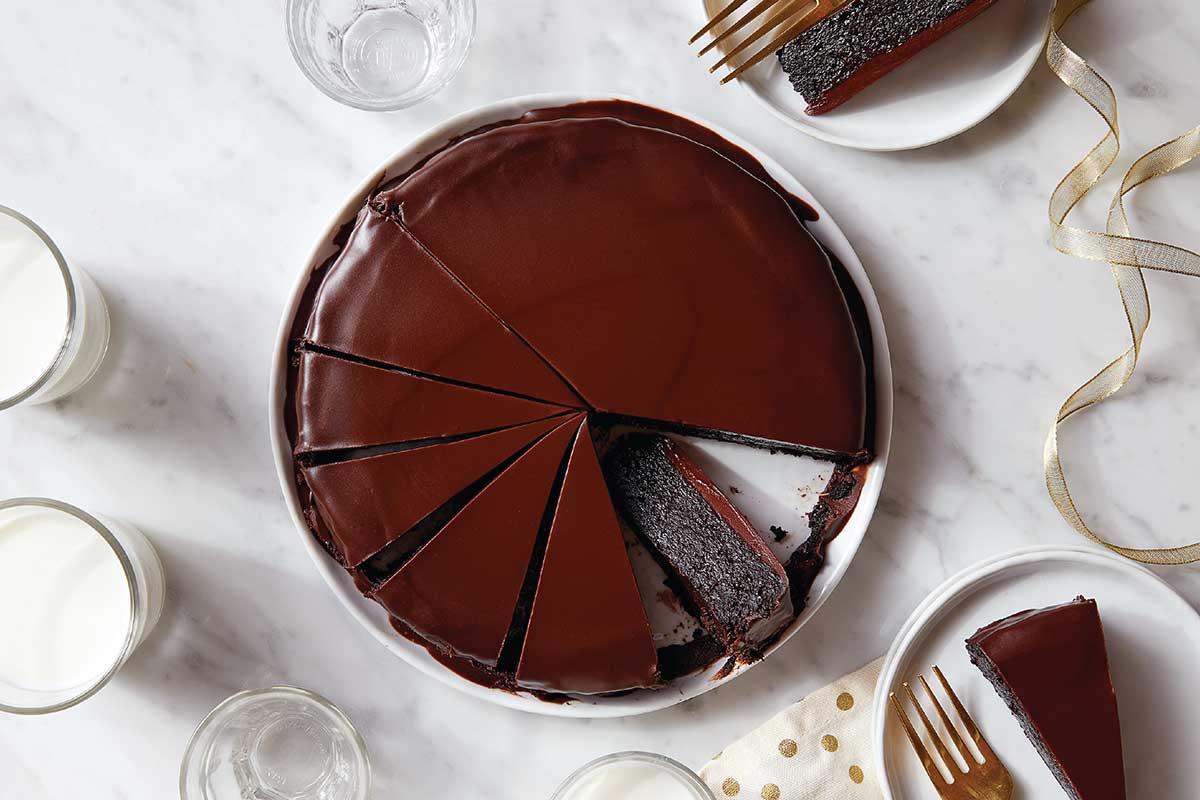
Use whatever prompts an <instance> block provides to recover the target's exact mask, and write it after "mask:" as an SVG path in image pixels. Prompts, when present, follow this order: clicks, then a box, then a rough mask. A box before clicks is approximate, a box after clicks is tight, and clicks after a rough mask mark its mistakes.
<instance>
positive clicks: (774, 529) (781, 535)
mask: <svg viewBox="0 0 1200 800" xmlns="http://www.w3.org/2000/svg"><path fill="white" fill-rule="evenodd" d="M771 535H772V536H774V537H775V541H776V543H778V542H782V541H783V540H784V539H786V538H787V537H789V536H791V535H792V534H791V531H789V530H787V529H786V528H782V527H780V526H778V525H772V526H771Z"/></svg>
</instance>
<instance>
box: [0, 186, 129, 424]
mask: <svg viewBox="0 0 1200 800" xmlns="http://www.w3.org/2000/svg"><path fill="white" fill-rule="evenodd" d="M108 334H109V322H108V307H107V306H106V305H105V303H104V296H103V295H101V294H100V289H99V288H98V287H97V286H96V284H95V283H94V282H93V281H92V279H91V278H90V277H89V276H88V275H87V273H85V272H84V271H83V270H81V269H79V268H78V267H76V266H72V265H69V264H68V263H67V261H66V259H65V258H63V255H62V252H60V251H59V249H58V247H57V246H55V244H54V242H53V241H52V240H51V239H50V237H49V236H47V235H46V232H45V231H43V230H42V229H41V228H39V227H38V226H37V225H36V224H34V222H33V221H32V220H30V219H29V218H28V217H25V216H24V215H22V214H20V213H18V212H16V211H13V210H12V209H11V208H5V207H4V206H0V410H3V409H5V408H9V407H11V406H15V405H19V404H22V403H46V402H49V401H51V400H57V399H58V398H60V397H63V396H65V395H67V394H69V393H71V392H73V391H75V390H76V389H78V388H79V387H81V386H83V384H85V383H87V381H88V379H90V378H91V377H92V375H94V374H95V373H96V370H97V369H99V368H100V362H101V361H103V360H104V354H105V352H106V351H107V350H108Z"/></svg>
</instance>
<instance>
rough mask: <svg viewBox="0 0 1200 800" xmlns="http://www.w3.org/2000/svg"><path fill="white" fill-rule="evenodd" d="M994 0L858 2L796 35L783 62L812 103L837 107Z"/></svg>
mask: <svg viewBox="0 0 1200 800" xmlns="http://www.w3.org/2000/svg"><path fill="white" fill-rule="evenodd" d="M994 2H995V0H909V2H903V3H898V2H896V0H854V2H852V3H848V4H847V5H845V6H843V7H842V8H840V9H839V10H837V11H835V12H834V13H832V14H830V15H829V16H828V17H826V18H825V19H823V20H821V21H820V22H818V23H817V24H816V25H813V26H812V27H811V28H809V29H808V30H806V31H805V32H804V33H802V34H800V36H798V37H797V38H795V39H793V40H792V41H791V42H790V43H788V44H787V45H785V46H784V47H783V49H781V50H780V51H779V63H780V66H782V67H783V71H784V72H786V73H787V74H788V78H789V79H790V80H791V82H792V86H793V87H795V89H796V91H797V92H799V93H800V94H802V95H803V96H804V99H805V101H806V102H807V103H808V108H807V109H806V113H808V114H813V115H816V114H824V113H825V112H826V111H830V110H832V109H835V108H837V107H838V106H840V105H841V104H842V103H844V102H846V101H847V100H849V99H850V98H851V97H853V96H854V95H856V94H858V93H859V92H861V91H862V90H863V89H865V88H867V87H868V86H870V85H871V84H872V83H874V82H875V81H877V80H879V79H880V78H882V77H883V76H884V75H886V74H888V73H889V72H891V71H892V70H894V69H895V68H896V67H898V66H900V65H901V64H903V63H904V62H905V61H908V60H909V59H910V58H912V57H913V56H915V55H916V54H917V53H919V52H920V51H921V50H924V49H925V48H926V47H928V46H929V45H931V44H933V43H934V42H935V41H937V40H938V39H940V38H942V37H943V36H945V35H946V34H947V33H949V32H950V31H952V30H954V29H955V28H957V27H958V26H959V25H962V24H964V23H966V22H968V21H970V20H972V19H974V18H975V17H976V16H978V15H979V14H981V13H982V12H983V11H985V10H986V9H987V8H988V7H989V6H991V5H992V3H994Z"/></svg>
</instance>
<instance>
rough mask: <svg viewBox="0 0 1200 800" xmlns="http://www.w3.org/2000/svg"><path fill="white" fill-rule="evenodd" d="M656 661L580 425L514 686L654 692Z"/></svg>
mask: <svg viewBox="0 0 1200 800" xmlns="http://www.w3.org/2000/svg"><path fill="white" fill-rule="evenodd" d="M657 664H658V656H657V654H656V653H655V649H654V641H653V639H652V638H651V635H650V626H649V624H648V623H647V622H646V612H645V609H644V608H643V606H642V598H641V595H640V594H639V592H638V587H637V583H636V581H635V580H634V577H633V568H632V567H631V566H630V563H629V556H628V554H627V553H626V551H625V538H624V536H623V535H622V533H621V528H620V525H619V523H618V522H617V516H616V512H615V511H614V510H613V506H612V501H611V500H610V499H609V496H608V487H607V486H606V485H605V483H604V476H603V474H601V472H600V462H599V460H598V459H597V458H596V450H595V447H594V446H593V445H592V439H591V433H590V431H589V428H588V425H587V423H586V422H585V423H584V424H583V426H582V427H581V428H580V430H579V434H578V436H577V437H576V440H575V448H574V449H573V450H572V451H571V458H570V461H569V462H568V464H567V472H566V476H565V478H564V479H563V485H562V492H561V494H560V495H559V499H558V508H557V509H556V512H555V514H554V522H553V524H552V525H551V528H550V540H549V542H548V544H547V547H546V557H545V560H544V561H543V564H542V572H541V577H540V580H539V581H538V585H537V595H536V597H535V598H534V602H533V613H532V614H531V615H530V618H529V628H528V630H527V632H526V635H525V646H524V649H523V650H522V652H521V663H520V666H519V668H518V669H517V682H518V683H520V684H521V685H523V686H532V687H535V688H538V689H543V690H548V691H560V692H583V693H588V694H600V693H605V692H619V691H623V690H625V689H633V688H637V687H644V686H653V685H655V684H656V683H657V682H658V667H657Z"/></svg>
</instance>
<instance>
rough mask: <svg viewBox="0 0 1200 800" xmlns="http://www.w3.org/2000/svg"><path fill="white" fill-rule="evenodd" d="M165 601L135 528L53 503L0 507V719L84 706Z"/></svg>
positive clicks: (156, 565)
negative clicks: (7, 715)
mask: <svg viewBox="0 0 1200 800" xmlns="http://www.w3.org/2000/svg"><path fill="white" fill-rule="evenodd" d="M164 595H165V585H164V582H163V570H162V564H161V563H160V562H159V559H158V555H157V553H155V552H154V548H153V547H152V546H151V545H150V543H149V541H147V540H146V537H145V536H143V535H142V533H141V532H140V531H138V530H137V529H136V528H133V527H131V526H129V525H126V524H122V523H119V522H115V521H113V520H110V519H102V518H100V517H94V516H92V515H91V514H88V513H86V512H84V511H81V510H80V509H78V508H75V507H74V506H71V505H67V504H66V503H60V502H58V501H56V500H48V499H45V498H38V497H22V498H17V499H14V500H5V501H2V502H0V711H7V712H10V713H14V714H46V713H49V712H52V711H60V710H62V709H64V708H69V707H70V706H73V705H75V704H76V703H79V702H81V701H83V700H86V699H87V698H88V697H91V696H92V695H93V694H95V693H96V692H97V691H99V690H100V689H101V688H102V687H103V686H104V685H105V684H106V683H108V681H109V679H111V678H112V676H113V675H115V674H116V673H117V671H118V670H119V669H120V668H121V666H122V665H123V664H124V663H125V662H126V660H128V658H129V656H130V655H132V654H133V652H134V650H135V649H136V648H137V646H138V645H139V644H140V643H141V642H142V640H143V639H145V637H146V636H147V634H149V632H150V630H151V629H152V628H153V627H154V624H155V623H156V622H157V621H158V617H159V614H160V612H161V611H162V605H163V597H164Z"/></svg>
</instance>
